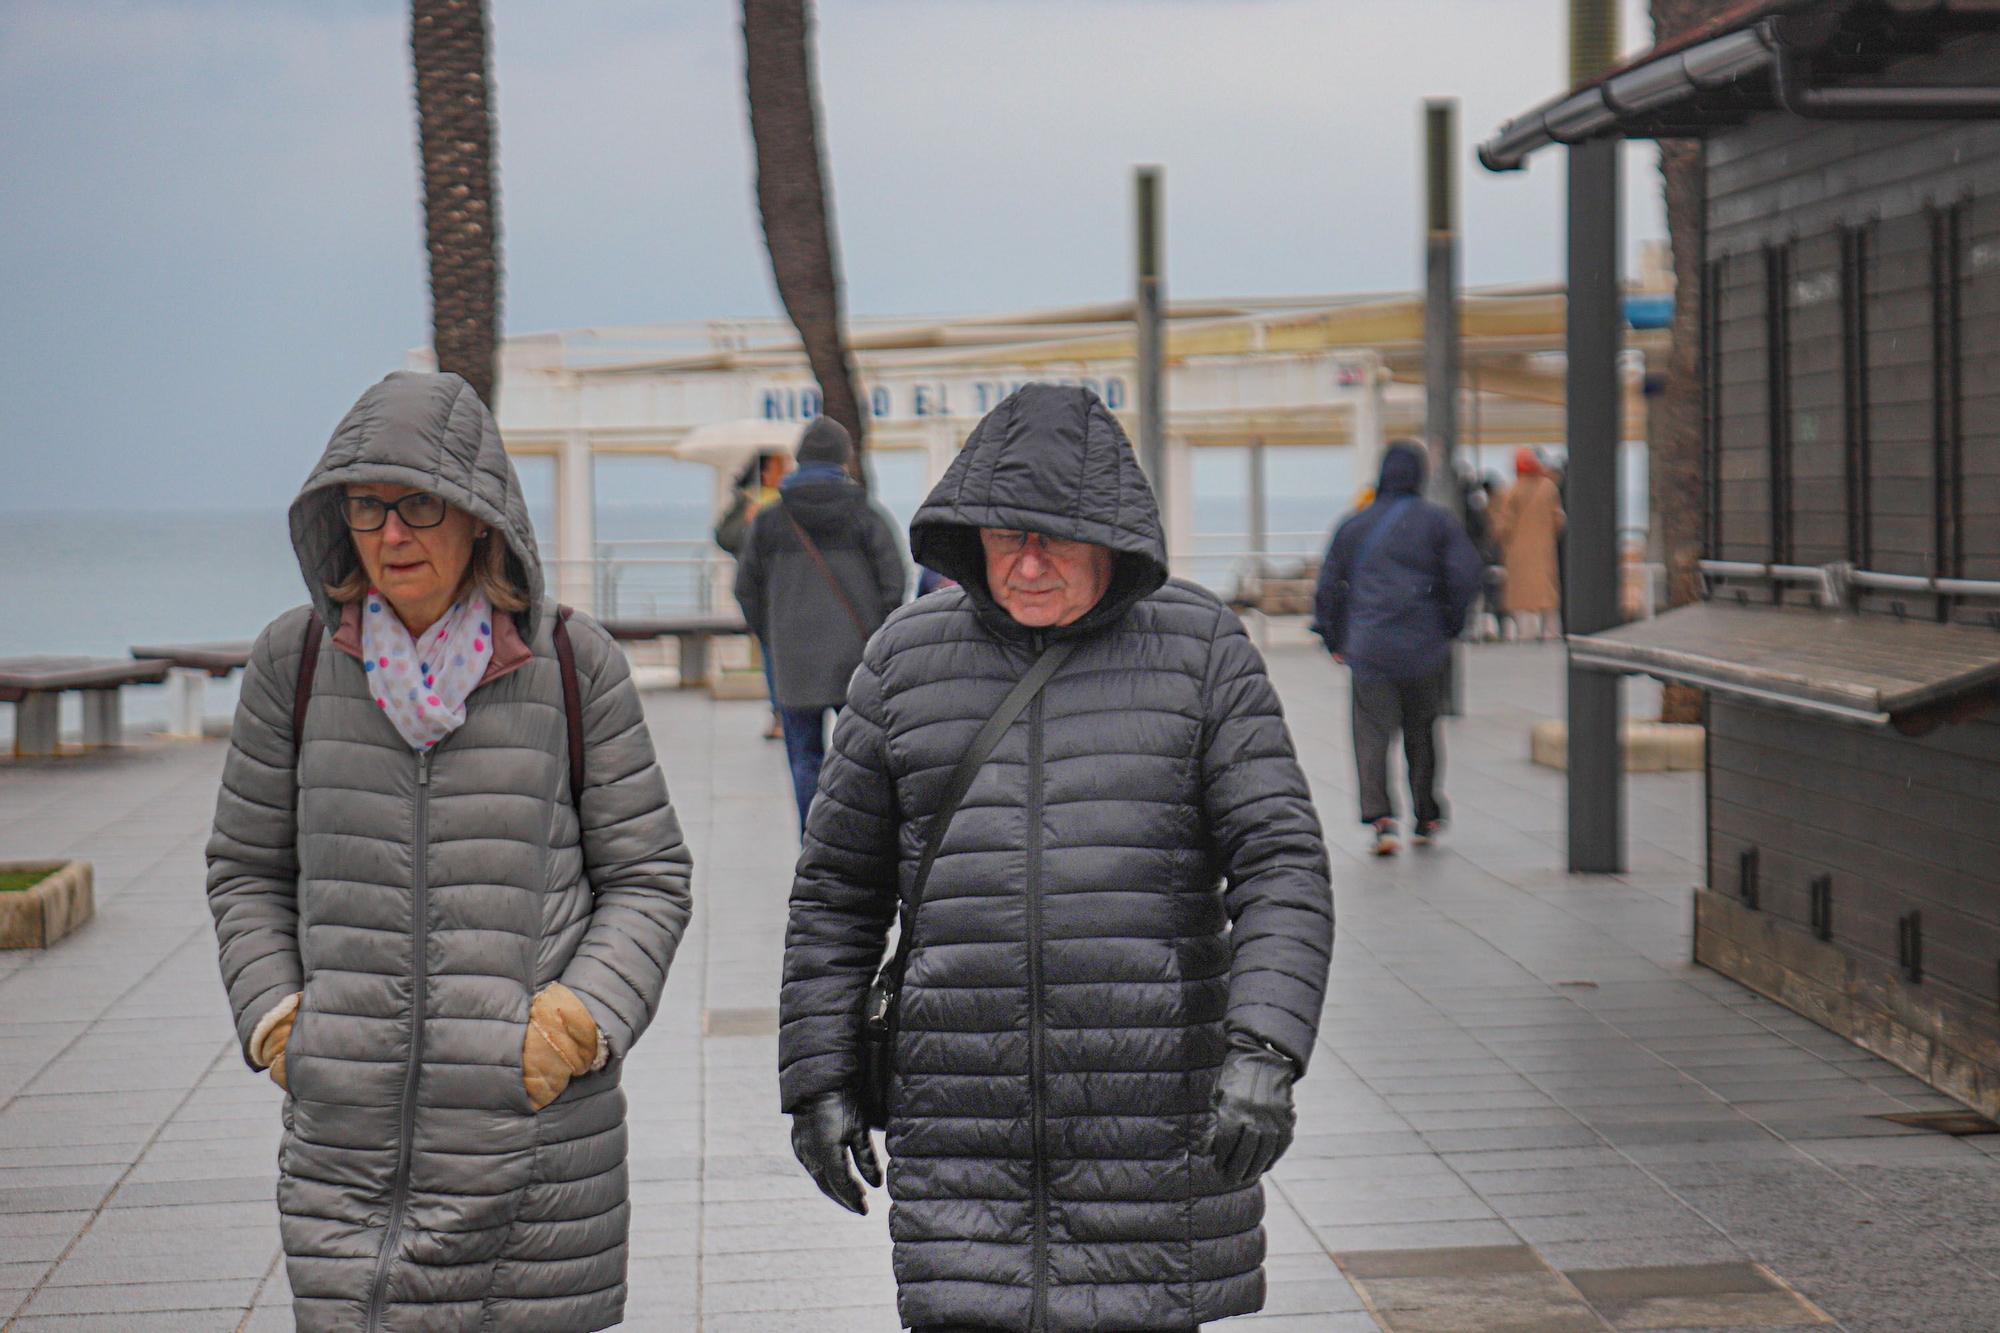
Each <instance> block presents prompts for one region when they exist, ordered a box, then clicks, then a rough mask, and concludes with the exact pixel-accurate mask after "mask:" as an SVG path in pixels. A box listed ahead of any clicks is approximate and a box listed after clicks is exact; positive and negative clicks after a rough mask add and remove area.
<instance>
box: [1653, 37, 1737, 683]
mask: <svg viewBox="0 0 2000 1333" xmlns="http://www.w3.org/2000/svg"><path fill="white" fill-rule="evenodd" d="M1652 7H1653V37H1654V40H1656V41H1666V40H1668V39H1669V38H1672V37H1675V36H1677V35H1679V34H1680V33H1682V32H1684V31H1686V30H1687V29H1688V28H1690V27H1693V26H1694V25H1695V24H1696V23H1699V22H1700V21H1701V20H1703V19H1705V18H1708V17H1710V16H1711V15H1713V14H1714V13H1715V12H1716V11H1717V10H1718V9H1719V8H1720V6H1719V5H1717V4H1716V3H1715V2H1714V0H1652ZM1703 158H1704V151H1703V147H1702V144H1701V142H1700V141H1699V140H1692V139H1680V140H1668V141H1665V142H1663V143H1661V145H1660V175H1661V178H1662V184H1663V186H1664V188H1665V191H1666V203H1667V235H1668V237H1669V238H1670V239H1671V241H1672V244H1673V254H1674V323H1673V349H1672V351H1671V352H1670V353H1669V354H1668V358H1667V376H1666V386H1665V391H1664V393H1663V394H1662V395H1661V397H1660V398H1659V400H1658V404H1657V407H1656V408H1655V410H1656V411H1657V412H1658V413H1659V414H1660V416H1661V417H1662V418H1663V419H1662V420H1660V421H1659V422H1658V423H1657V424H1656V427H1655V429H1654V431H1653V432H1652V434H1653V448H1652V452H1651V458H1652V465H1651V471H1652V477H1651V481H1652V491H1653V508H1654V512H1655V514H1657V515H1658V521H1659V524H1660V539H1661V540H1660V549H1661V550H1662V551H1663V552H1664V553H1665V559H1666V564H1667V604H1668V605H1669V606H1685V605H1687V604H1688V603H1690V602H1692V601H1694V600H1696V599H1697V598H1698V597H1699V596H1700V591H1701V590H1700V577H1699V571H1698V570H1697V568H1696V562H1697V561H1699V560H1700V559H1701V555H1702V550H1701V544H1702V505H1703V503H1704V501H1703V492H1704V488H1703V477H1702V450H1701V432H1702V425H1701V423H1702V400H1701V362H1700V357H1701V327H1702V323H1701V321H1702V311H1701V288H1702V282H1701V269H1702V225H1703V221H1704V218H1703V213H1704V206H1705V202H1706V199H1705V195H1706V191H1705V188H1704V181H1705V176H1706V166H1705V163H1704V160H1703ZM1660 714H1661V720H1662V721H1666V722H1699V721H1700V720H1701V691H1700V690H1697V689H1693V688H1691V687H1689V686H1685V685H1670V686H1668V687H1667V691H1666V696H1665V699H1664V700H1663V702H1662V704H1661V709H1660Z"/></svg>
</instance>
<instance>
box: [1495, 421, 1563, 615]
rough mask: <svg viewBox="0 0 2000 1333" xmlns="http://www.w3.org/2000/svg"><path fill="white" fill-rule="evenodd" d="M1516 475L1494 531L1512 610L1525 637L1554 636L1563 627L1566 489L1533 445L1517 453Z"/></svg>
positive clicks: (1497, 512) (1497, 511) (1500, 504)
mask: <svg viewBox="0 0 2000 1333" xmlns="http://www.w3.org/2000/svg"><path fill="white" fill-rule="evenodd" d="M1514 475H1515V482H1514V484H1513V485H1512V486H1511V487H1509V488H1508V490H1507V492H1506V494H1504V495H1502V496H1501V497H1500V499H1499V501H1498V503H1497V504H1495V506H1494V510H1493V534H1494V536H1495V537H1497V538H1498V539H1499V542H1500V551H1501V555H1502V558H1503V559H1504V560H1505V562H1506V565H1507V588H1506V604H1507V613H1508V615H1509V616H1511V617H1512V618H1513V621H1514V625H1515V628H1516V630H1517V632H1518V633H1519V635H1520V637H1522V638H1524V639H1527V638H1538V639H1544V640H1546V639H1551V638H1554V637H1555V636H1556V634H1557V633H1559V632H1560V631H1561V628H1562V571H1561V570H1560V569H1558V568H1557V556H1556V538H1557V537H1559V536H1561V535H1562V530H1563V524H1564V522H1565V521H1566V520H1565V517H1564V514H1563V506H1562V493H1561V492H1560V491H1558V490H1557V489H1556V484H1555V482H1554V480H1552V479H1551V478H1550V477H1549V475H1548V473H1547V472H1545V471H1543V469H1542V463H1541V460H1540V459H1538V458H1536V457H1535V452H1534V450H1532V449H1522V450H1520V451H1519V452H1517V453H1516V454H1515V455H1514Z"/></svg>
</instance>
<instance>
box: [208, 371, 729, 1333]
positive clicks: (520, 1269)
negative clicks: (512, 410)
mask: <svg viewBox="0 0 2000 1333" xmlns="http://www.w3.org/2000/svg"><path fill="white" fill-rule="evenodd" d="M355 481H361V482H394V483H398V484H404V485H410V486H417V487H422V488H424V489H427V490H431V491H435V492H436V493H438V494H439V495H442V496H443V497H444V498H445V499H446V500H448V501H450V502H451V503H452V504H453V505H455V506H457V507H459V508H462V509H465V510H468V511H470V512H471V513H472V514H473V515H474V516H476V517H477V518H478V519H480V520H481V521H482V522H483V523H485V524H487V525H489V526H490V527H492V528H494V529H495V530H497V531H498V532H500V533H502V534H504V536H505V539H506V542H507V545H508V548H509V550H510V552H511V555H512V561H511V564H512V567H513V569H514V572H515V573H516V575H517V577H518V578H519V579H520V581H521V585H522V586H523V587H524V588H525V589H526V590H527V591H528V593H529V594H530V597H529V605H530V609H529V610H527V611H525V612H523V613H521V614H520V615H518V616H516V617H515V622H516V625H517V626H518V628H519V630H520V634H521V639H522V641H523V642H524V643H525V644H526V645H527V646H528V648H529V649H531V650H532V654H533V656H532V657H531V658H530V659H529V660H527V661H526V662H525V663H524V664H523V665H521V666H520V667H519V668H518V669H516V670H513V671H511V672H509V673H508V674H505V675H500V676H497V677H493V678H489V679H488V681H487V682H486V683H485V684H483V685H481V686H480V687H479V688H478V689H477V690H475V691H474V692H473V694H472V696H471V698H470V699H469V700H468V703H467V707H466V720H465V723H464V725H463V726H462V727H460V728H459V729H458V730H457V731H455V732H453V733H452V734H451V735H450V736H449V737H447V738H446V739H445V740H444V741H442V742H441V743H440V744H439V745H438V746H437V748H436V749H435V750H434V751H432V752H431V753H430V754H429V755H428V756H426V757H419V756H418V755H417V754H415V753H413V752H412V751H411V749H410V746H409V745H408V743H406V742H405V741H404V740H403V738H402V737H401V736H400V735H399V734H398V733H397V732H396V730H395V728H394V727H393V726H392V725H391V724H390V723H389V721H388V719H387V718H386V717H385V716H383V714H382V712H381V710H380V709H379V708H378V707H377V706H376V705H375V703H374V702H373V700H372V699H371V698H370V695H369V691H368V686H367V683H366V681H365V679H364V677H363V674H362V669H361V664H360V663H359V662H358V661H356V660H355V659H354V658H353V657H351V656H349V655H348V654H347V653H344V652H342V651H340V650H339V649H338V648H336V647H335V646H334V643H333V639H332V635H331V632H330V628H331V627H332V626H337V625H338V624H339V623H340V608H339V607H337V606H335V605H334V604H333V603H332V602H331V600H330V599H329V598H328V596H327V594H326V592H325V584H326V583H328V582H329V581H334V580H337V579H338V578H339V577H340V576H341V575H342V574H344V573H345V572H346V571H347V570H348V569H350V568H352V567H353V561H354V556H353V548H352V545H351V543H350V540H349V538H348V536H347V533H346V531H345V529H344V527H343V525H342V524H341V521H340V517H339V515H338V513H337V511H336V508H335V498H336V497H337V496H338V494H339V493H340V491H339V488H340V486H341V485H342V484H343V483H346V482H355ZM291 520H292V537H293V543H294V545H295V546H296V548H297V551H298V557H299V567H300V570H301V572H302V573H303V574H304V576H305V581H306V585H307V587H308V588H309V589H310V590H311V594H312V597H313V600H314V602H315V604H316V605H317V606H318V608H319V610H320V612H321V614H322V616H323V617H325V619H326V621H327V623H328V626H329V632H328V633H327V635H326V637H325V638H323V640H322V646H321V650H320V654H319V665H318V672H317V677H316V680H315V682H314V686H313V691H312V702H311V705H310V710H309V711H308V713H307V715H306V722H305V728H304V737H303V744H302V746H301V747H300V748H299V752H298V754H297V757H296V765H297V769H296V785H295V783H294V762H295V761H294V754H293V746H292V701H293V696H294V686H295V682H296V680H297V672H298V663H299V655H300V647H301V643H302V637H303V634H304V632H305V628H306V623H307V614H308V608H306V607H300V608H298V609H297V610H294V611H290V612H287V613H286V614H284V615H283V616H280V617H279V618H278V619H277V620H276V621H275V622H273V623H272V624H271V626H270V627H269V628H267V629H266V630H265V631H264V633H263V635H262V636H261V637H260V638H259V639H258V640H257V645H256V648H255V651H254V652H253V653H252V655H251V660H250V666H249V670H248V672H247V673H246V675H245V678H244V683H243V693H242V701H241V703H240V705H239V706H238V709H237V713H236V723H235V728H234V730H233V732H232V733H231V738H230V751H229V756H228V760H227V763H226V765H225V767H224V770H223V781H222V791H221V795H220V797H219V798H218V800H217V803H216V813H215V832H214V835H213V837H212V838H211V840H210V842H209V846H208V861H209V875H208V896H209V903H210V906H211V907H212V908H213V910H214V914H215V921H216V933H217V935H218V937H219V940H220V944H221V963H222V976H223V981H224V983H225V984H226V985H227V987H228V990H229V1000H230V1005H231V1007H232V1009H233V1010H234V1012H235V1016H236V1026H237V1035H238V1037H239V1038H240V1039H241V1040H243V1041H244V1042H245V1049H246V1058H247V1053H248V1046H247V1043H248V1041H249V1039H250V1037H251V1035H252V1033H253V1031H254V1030H255V1028H256V1025H257V1023H258V1020H259V1019H260V1018H261V1017H262V1016H263V1015H264V1014H266V1013H267V1012H269V1011H270V1009H271V1008H272V1006H274V1005H276V1004H278V1003H279V1002H280V1001H281V1000H283V999H284V998H285V997H287V996H289V995H290V994H292V993H293V992H295V991H301V990H302V991H303V992H304V999H303V1001H302V1002H301V1004H300V1006H299V1012H298V1017H297V1019H296V1022H295V1025H294V1027H293V1029H292V1034H291V1038H290V1042H289V1044H288V1046H287V1048H286V1056H285V1063H286V1072H287V1076H288V1081H289V1083H290V1086H291V1095H290V1096H289V1097H288V1098H287V1099H286V1101H285V1108H284V1120H285V1135H284V1139H283V1146H282V1148H281V1149H280V1152H279V1159H278V1166H279V1172H280V1179H279V1182H278V1206H279V1210H280V1213H281V1218H280V1223H281V1233H282V1236H283V1240H284V1246H285V1253H286V1256H287V1271H288V1272H289V1275H290V1277H291V1284H292V1291H293V1310H294V1312H295V1315H296V1317H297V1320H298V1326H299V1327H300V1328H301V1329H311V1330H336V1329H337V1330H343V1331H344V1333H346V1331H356V1330H364V1329H365V1330H371V1331H372V1330H377V1329H380V1330H426V1331H429V1330H466V1331H468V1333H470V1331H471V1330H515V1329H518V1330H526V1329H536V1330H565V1331H566V1330H581V1329H598V1328H605V1327H608V1326H610V1325H612V1324H614V1323H616V1322H618V1320H619V1319H620V1317H621V1316H622V1314H623V1310H624V1302H625V1285H624V1283H625V1244H626V1232H627V1229H628V1226H627V1223H628V1204H627V1199H626V1168H625V1097H624V1094H623V1093H622V1092H621V1091H620V1090H619V1086H618V1082H619V1074H620V1069H621V1065H622V1062H623V1058H624V1057H625V1055H626V1054H627V1053H628V1052H629V1051H630V1050H631V1049H632V1043H633V1042H634V1041H635V1040H636V1039H637V1038H638V1036H639V1034H640V1033H641V1032H643V1031H644V1030H645V1027H646V1025H647V1023H648V1022H649V1021H650V1020H651V1018H652V1016H653V1012H654V1009H655V1007H656V1006H657V1005H658V1003H659V999H660V991H661V988H662V986H663V985H664V984H665V981H666V974H667V967H668V965H669V963H671V961H672V960H673V956H674V950H675V947H676V946H677V945H678V943H679V941H680V937H681V932H682V930H683V929H684V928H685V927H686V924H687V920H688V914H689V906H690V900H689V893H688V878H689V857H688V852H687V848H686V846H685V845H684V844H683V842H682V840H681V833H680V827H679V824H678V823H677V821H676V820H675V818H674V813H673V809H672V807H671V806H670V805H669V804H668V802H667V792H666V786H665V783H664V781H663V780H662V778H661V776H660V770H659V768H658V766H657V765H656V764H655V763H654V758H653V746H652V740H651V738H650V736H649V735H648V733H647V730H646V725H645V721H644V718H643V717H642V715H641V712H640V706H639V698H638V695H637V693H636V692H635V691H634V689H633V686H632V683H631V678H630V675H629V672H628V670H627V667H626V664H625V659H624V657H623V655H622V654H621V653H620V652H619V651H618V649H617V646H616V645H615V644H614V643H612V641H611V639H610V638H609V636H608V635H606V634H605V633H604V631H603V630H602V629H601V628H599V627H598V626H597V625H596V624H595V623H593V622H592V621H590V620H589V619H588V618H587V617H584V616H576V617H574V618H573V619H572V620H571V621H570V628H569V632H570V636H571V639H572V641H573V643H574V646H575V651H576V660H577V672H578V677H579V685H580V687H581V693H582V696H583V700H582V702H583V710H582V712H583V720H584V728H585V737H586V742H587V753H586V763H585V766H584V772H585V787H584V791H583V800H582V807H583V816H582V823H583V828H582V830H581V834H580V835H579V829H578V820H577V813H576V811H575V809H574V808H573V807H572V805H571V799H570V790H569V763H568V753H567V731H566V727H565V721H564V712H563V702H562V687H561V676H560V673H559V670H558V667H557V663H556V659H555V656H554V650H553V646H552V640H551V637H550V627H551V625H552V623H553V621H554V616H553V614H552V608H551V607H550V606H548V605H547V604H546V603H544V602H543V600H542V575H541V565H540V562H539V561H538V560H537V559H536V556H535V543H534V534H533V532H532V530H531V529H530V527H529V523H528V516H527V509H526V506H525V505H524V503H523V501H522V498H521V492H520V487H519V485H518V483H517V481H516V479H515V476H514V470H513V468H512V466H511V465H510V464H509V463H508V461H507V456H506V454H505V452H504V451H503V450H502V448H501V445H500V436H499V432H498V430H497V429H496V428H495V427H494V424H493V419H492V417H491V416H490V415H488V413H487V411H486V408H485V407H484V406H483V405H482V404H481V403H480V402H479V399H478V397H477V396H476V395H475V394H474V393H473V392H472V390H471V389H470V388H469V387H467V386H466V384H465V382H464V381H463V380H461V379H459V378H458V377H457V376H455V375H416V374H395V375H391V376H389V378H388V379H386V380H384V381H383V382H382V383H380V384H378V385H376V386H375V387H374V388H373V389H371V390H369V391H368V393H367V394H365V395H363V397H362V398H361V400H360V401H359V402H358V403H356V404H355V406H354V408H353V410H352V411H351V412H349V413H348V415H347V417H346V419H345V420H343V421H342V422H341V424H340V427H339V429H338V430H336V431H335V432H334V436H333V439H332V441H331V443H329V444H328V446H327V449H326V453H325V456H324V457H323V458H322V459H321V460H320V462H319V465H318V466H317V467H316V468H315V469H314V471H313V473H312V475H311V476H310V477H309V478H308V479H307V481H306V484H305V487H304V488H303V490H302V491H301V492H300V494H299V498H298V499H297V501H296V502H294V504H293V506H292V515H291ZM553 981H560V982H562V983H563V984H564V985H566V986H568V987H569V988H570V989H571V990H572V991H574V992H575V993H576V994H577V996H578V997H580V998H581V999H582V1001H583V1003H584V1005H585V1006H586V1007H587V1008H588V1009H589V1010H590V1013H591V1016H592V1017H593V1018H594V1019H595V1020H596V1022H597V1026H598V1031H599V1033H600V1034H601V1038H602V1039H603V1040H605V1041H607V1042H608V1043H609V1049H610V1055H611V1059H610V1062H609V1064H608V1065H607V1067H606V1068H604V1069H603V1070H602V1071H601V1072H597V1073H592V1074H586V1075H584V1076H582V1077H579V1078H577V1079H576V1080H575V1081H574V1082H572V1083H571V1084H570V1085H569V1087H568V1089H567V1090H566V1091H564V1092H563V1094H562V1095H561V1096H560V1097H558V1098H557V1099H556V1100H555V1101H554V1102H552V1103H551V1104H550V1105H549V1106H547V1107H546V1108H544V1109H543V1110H542V1112H541V1113H540V1114H539V1115H537V1114H533V1113H531V1112H530V1110H529V1106H528V1099H527V1093H526V1090H525V1089H524V1088H523V1086H522V1081H521V1045H522V1038H523V1036H524V1033H525V1025H526V1023H527V1018H528V1006H529V1003H530V1001H531V999H532V998H533V996H534V994H535V992H536V990H538V989H539V988H540V987H542V986H544V985H547V984H548V983H550V982H553Z"/></svg>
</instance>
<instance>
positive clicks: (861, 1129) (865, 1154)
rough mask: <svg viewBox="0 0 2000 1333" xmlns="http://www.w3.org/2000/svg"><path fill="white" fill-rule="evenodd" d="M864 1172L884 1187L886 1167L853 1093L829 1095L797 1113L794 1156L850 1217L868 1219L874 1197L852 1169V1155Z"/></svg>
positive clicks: (877, 1184)
mask: <svg viewBox="0 0 2000 1333" xmlns="http://www.w3.org/2000/svg"><path fill="white" fill-rule="evenodd" d="M849 1153H852V1154H853V1155H854V1164H855V1165H856V1166H858V1167H860V1168H861V1179H862V1180H865V1181H867V1182H868V1183H869V1184H870V1185H876V1186H879V1185H881V1183H882V1164H881V1162H880V1161H878V1160H877V1159H876V1156H875V1143H874V1140H873V1139H871V1138H869V1136H868V1125H867V1123H866V1122H865V1121H863V1120H862V1118H861V1103H860V1102H859V1101H857V1100H856V1099H855V1096H854V1094H853V1093H851V1092H826V1093H821V1094H820V1095H819V1096H817V1097H815V1098H813V1099H812V1100H811V1101H809V1102H806V1103H805V1104H804V1105H802V1106H800V1107H799V1109H798V1110H796V1111H794V1112H792V1155H793V1156H795V1157H797V1158H798V1159H799V1164H800V1165H801V1166H803V1167H805V1169H806V1172H807V1174H809V1175H810V1176H811V1177H812V1178H813V1184H815V1185H817V1186H819V1192H820V1193H821V1194H824V1195H825V1196H826V1197H827V1198H829V1199H832V1200H833V1201H834V1202H835V1203H837V1204H839V1205H840V1206H841V1207H842V1208H845V1209H847V1211H848V1212H850V1213H862V1214H866V1213H867V1211H868V1196H867V1195H866V1194H864V1193H862V1192H861V1181H860V1180H856V1179H855V1178H854V1173H853V1172H852V1171H849V1170H848V1169H847V1156H848V1154H849Z"/></svg>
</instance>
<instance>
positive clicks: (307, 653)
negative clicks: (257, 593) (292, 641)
mask: <svg viewBox="0 0 2000 1333" xmlns="http://www.w3.org/2000/svg"><path fill="white" fill-rule="evenodd" d="M325 634H326V622H325V621H323V620H321V619H320V618H319V611H318V609H317V608H315V609H314V611H313V613H312V614H311V615H309V616H307V617H306V637H305V641H304V642H303V643H301V644H300V645H299V678H298V681H297V683H296V684H294V685H293V687H292V763H293V764H294V765H296V764H297V763H298V761H299V745H300V743H301V742H302V741H304V740H305V735H306V709H308V708H310V707H312V695H313V677H314V676H315V675H317V674H318V673H319V641H320V639H321V638H322V637H323V636H324V635H325Z"/></svg>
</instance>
